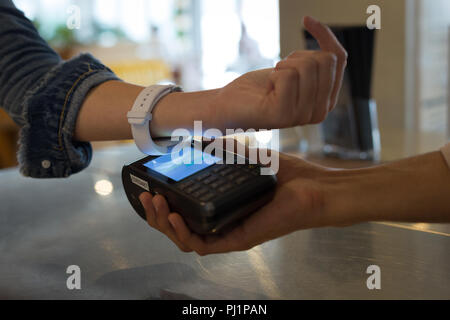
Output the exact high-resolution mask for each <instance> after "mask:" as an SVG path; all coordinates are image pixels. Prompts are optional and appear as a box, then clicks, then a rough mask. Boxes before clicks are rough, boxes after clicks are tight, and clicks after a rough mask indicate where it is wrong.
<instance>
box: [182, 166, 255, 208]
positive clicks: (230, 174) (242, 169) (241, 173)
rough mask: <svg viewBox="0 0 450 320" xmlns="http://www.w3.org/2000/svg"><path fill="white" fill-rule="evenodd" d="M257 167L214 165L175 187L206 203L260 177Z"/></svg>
mask: <svg viewBox="0 0 450 320" xmlns="http://www.w3.org/2000/svg"><path fill="white" fill-rule="evenodd" d="M260 172H261V168H260V166H258V165H252V164H245V165H234V166H226V165H216V166H214V167H213V168H212V169H210V170H208V171H207V172H204V173H201V174H198V175H195V176H193V177H191V178H190V179H187V180H184V181H183V182H181V183H179V184H178V185H177V188H178V189H180V190H182V191H183V192H185V193H187V194H189V195H190V196H192V197H194V198H196V199H198V200H200V201H202V202H208V201H211V200H213V199H214V198H216V197H217V196H219V195H223V194H224V193H227V192H229V191H230V190H232V189H233V188H234V187H235V186H241V185H243V184H245V183H247V182H249V181H250V180H251V179H252V178H255V177H256V176H258V175H260Z"/></svg>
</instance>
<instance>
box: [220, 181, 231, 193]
mask: <svg viewBox="0 0 450 320" xmlns="http://www.w3.org/2000/svg"><path fill="white" fill-rule="evenodd" d="M232 188H233V185H232V184H231V183H227V184H225V185H223V186H222V187H220V188H219V192H221V193H224V192H227V191H229V190H231V189H232Z"/></svg>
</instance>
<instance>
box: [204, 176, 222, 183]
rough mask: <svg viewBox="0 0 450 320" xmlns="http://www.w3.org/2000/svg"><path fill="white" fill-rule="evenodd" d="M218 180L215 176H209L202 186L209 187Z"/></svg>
mask: <svg viewBox="0 0 450 320" xmlns="http://www.w3.org/2000/svg"><path fill="white" fill-rule="evenodd" d="M218 179H219V178H218V177H216V176H210V177H209V178H208V179H206V180H205V181H203V183H204V184H206V185H209V184H211V183H213V182H216V181H217V180H218Z"/></svg>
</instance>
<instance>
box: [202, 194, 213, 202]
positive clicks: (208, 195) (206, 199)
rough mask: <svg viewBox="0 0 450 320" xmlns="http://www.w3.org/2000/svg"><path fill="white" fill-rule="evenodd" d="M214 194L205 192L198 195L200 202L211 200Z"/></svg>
mask: <svg viewBox="0 0 450 320" xmlns="http://www.w3.org/2000/svg"><path fill="white" fill-rule="evenodd" d="M214 196H215V194H214V193H207V194H204V195H203V196H202V197H200V199H199V200H200V201H202V202H208V201H210V200H212V199H213V198H214Z"/></svg>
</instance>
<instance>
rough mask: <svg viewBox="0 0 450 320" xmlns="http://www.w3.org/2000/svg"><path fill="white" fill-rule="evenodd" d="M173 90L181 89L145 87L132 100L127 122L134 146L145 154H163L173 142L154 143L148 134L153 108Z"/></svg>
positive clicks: (159, 86) (157, 86) (178, 89)
mask: <svg viewBox="0 0 450 320" xmlns="http://www.w3.org/2000/svg"><path fill="white" fill-rule="evenodd" d="M175 91H181V88H180V87H177V86H172V85H169V86H161V85H155V86H150V87H147V88H145V89H144V90H142V91H141V93H140V94H139V96H138V97H137V99H136V101H135V102H134V105H133V108H132V109H131V111H130V112H128V115H127V117H128V123H129V124H130V125H131V130H132V132H133V138H134V141H135V143H136V146H137V147H138V148H139V150H141V151H142V152H143V153H145V154H148V155H154V156H158V155H164V154H167V153H168V152H169V147H170V146H171V145H173V144H175V143H174V142H171V141H168V142H167V141H166V142H165V143H164V144H156V143H155V142H154V141H153V140H152V137H151V135H150V121H151V120H152V111H153V108H154V107H155V106H156V105H157V104H158V102H159V101H160V100H161V99H162V98H164V97H165V96H166V95H168V94H170V93H172V92H175Z"/></svg>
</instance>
